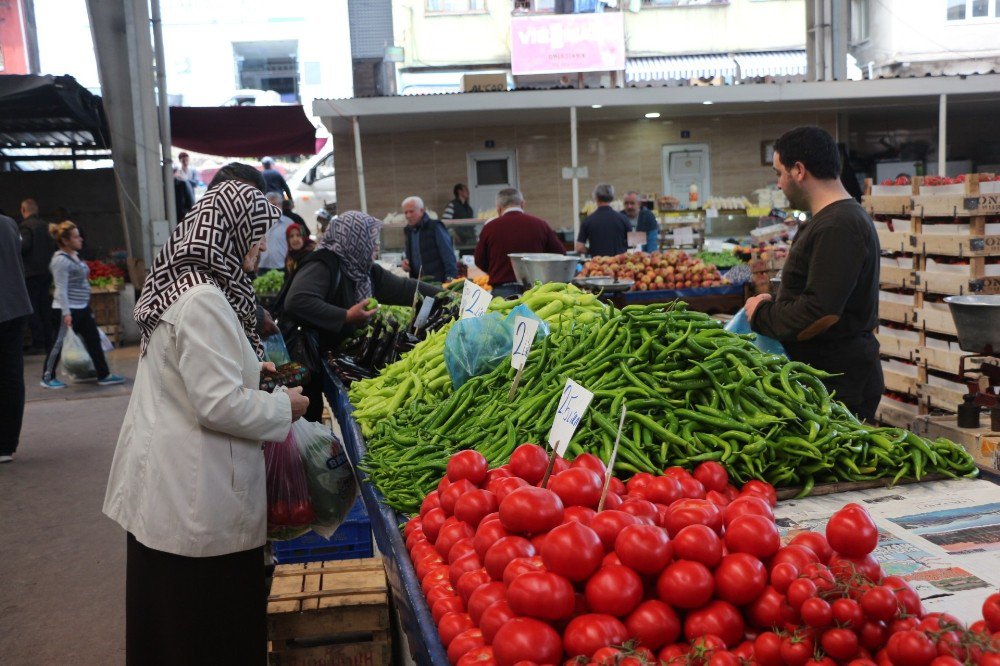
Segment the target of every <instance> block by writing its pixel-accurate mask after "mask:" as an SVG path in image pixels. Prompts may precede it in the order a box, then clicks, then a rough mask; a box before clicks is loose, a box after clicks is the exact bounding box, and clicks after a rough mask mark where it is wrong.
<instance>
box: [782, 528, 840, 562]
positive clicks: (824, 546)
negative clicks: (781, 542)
mask: <svg viewBox="0 0 1000 666" xmlns="http://www.w3.org/2000/svg"><path fill="white" fill-rule="evenodd" d="M788 545H790V546H804V547H806V548H808V549H809V550H811V551H812V552H813V553H815V554H816V557H818V558H819V561H820V562H822V563H823V564H826V563H827V562H829V561H830V556H831V555H833V548H831V547H830V543H829V542H828V541H827V540H826V537H825V536H823V535H822V534H820V533H819V532H799V533H798V534H796V535H795V536H794V537H792V540H791V541H790V542H788Z"/></svg>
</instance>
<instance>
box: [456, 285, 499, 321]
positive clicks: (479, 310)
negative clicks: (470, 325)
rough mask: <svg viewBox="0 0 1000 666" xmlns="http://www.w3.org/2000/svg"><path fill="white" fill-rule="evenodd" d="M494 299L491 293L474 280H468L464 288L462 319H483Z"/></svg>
mask: <svg viewBox="0 0 1000 666" xmlns="http://www.w3.org/2000/svg"><path fill="white" fill-rule="evenodd" d="M492 299H493V297H492V296H491V295H490V292H488V291H486V290H485V289H483V288H482V287H480V286H479V285H478V284H476V283H475V282H473V281H472V280H466V281H465V286H463V287H462V316H461V317H460V318H461V319H465V318H466V317H482V316H483V314H485V313H486V308H487V307H488V306H489V304H490V301H491V300H492Z"/></svg>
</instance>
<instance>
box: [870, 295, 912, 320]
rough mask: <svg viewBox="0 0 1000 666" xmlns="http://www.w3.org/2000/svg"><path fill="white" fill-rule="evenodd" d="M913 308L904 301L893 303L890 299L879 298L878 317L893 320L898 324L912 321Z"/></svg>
mask: <svg viewBox="0 0 1000 666" xmlns="http://www.w3.org/2000/svg"><path fill="white" fill-rule="evenodd" d="M913 312H914V308H913V306H912V305H907V304H905V303H894V302H892V301H883V300H881V299H880V300H879V302H878V318H879V319H884V320H886V321H894V322H896V323H899V324H912V323H913Z"/></svg>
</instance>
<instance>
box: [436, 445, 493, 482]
mask: <svg viewBox="0 0 1000 666" xmlns="http://www.w3.org/2000/svg"><path fill="white" fill-rule="evenodd" d="M488 467H489V465H488V463H487V462H486V458H485V457H484V456H483V454H482V453H480V452H479V451H473V450H472V449H468V450H466V451H459V452H458V453H455V454H453V455H452V456H451V458H449V459H448V465H447V467H445V474H447V475H448V480H449V481H451V482H452V483H455V482H456V481H458V480H460V479H467V480H468V481H470V482H471V483H472V484H473V485H475V486H478V485H479V484H480V483H482V482H483V481H484V480H485V479H486V471H487V469H488Z"/></svg>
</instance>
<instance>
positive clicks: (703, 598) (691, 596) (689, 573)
mask: <svg viewBox="0 0 1000 666" xmlns="http://www.w3.org/2000/svg"><path fill="white" fill-rule="evenodd" d="M714 590H715V581H714V579H713V578H712V572H711V571H709V570H708V567H706V566H705V565H704V564H702V563H700V562H693V561H690V560H678V561H676V562H674V563H673V564H671V565H670V566H668V567H667V568H666V569H664V570H663V573H661V574H660V577H659V579H657V581H656V593H657V594H658V595H659V596H660V599H662V600H663V601H665V602H667V603H668V604H670V605H671V606H673V607H674V608H701V607H702V606H704V605H705V604H706V603H708V600H709V599H711V598H712V592H713V591H714Z"/></svg>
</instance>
